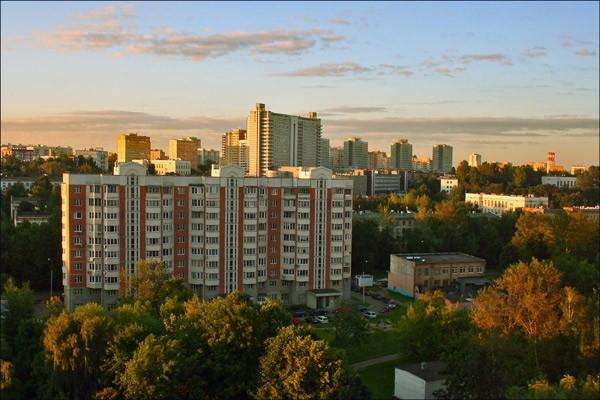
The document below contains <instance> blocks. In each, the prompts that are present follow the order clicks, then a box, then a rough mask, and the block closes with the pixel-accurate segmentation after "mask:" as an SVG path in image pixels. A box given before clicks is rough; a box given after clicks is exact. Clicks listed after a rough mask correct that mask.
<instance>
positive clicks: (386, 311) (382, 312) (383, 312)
mask: <svg viewBox="0 0 600 400" xmlns="http://www.w3.org/2000/svg"><path fill="white" fill-rule="evenodd" d="M390 311H392V310H391V309H390V308H388V307H387V306H385V307H383V308H382V309H381V310H379V313H380V314H385V313H389V312H390Z"/></svg>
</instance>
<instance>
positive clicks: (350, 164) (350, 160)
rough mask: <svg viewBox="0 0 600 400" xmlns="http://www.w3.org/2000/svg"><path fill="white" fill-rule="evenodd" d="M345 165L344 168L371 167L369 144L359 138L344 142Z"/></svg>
mask: <svg viewBox="0 0 600 400" xmlns="http://www.w3.org/2000/svg"><path fill="white" fill-rule="evenodd" d="M342 157H343V161H342V163H343V165H344V168H350V169H351V168H362V169H367V168H368V167H369V144H368V143H367V142H365V141H363V140H361V139H360V138H358V137H353V138H349V139H348V140H346V141H345V142H344V153H343V155H342Z"/></svg>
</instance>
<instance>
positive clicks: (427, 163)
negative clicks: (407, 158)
mask: <svg viewBox="0 0 600 400" xmlns="http://www.w3.org/2000/svg"><path fill="white" fill-rule="evenodd" d="M412 168H413V170H415V171H423V172H427V171H431V158H427V157H425V158H418V157H417V156H413V159H412Z"/></svg>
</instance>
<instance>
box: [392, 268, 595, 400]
mask: <svg viewBox="0 0 600 400" xmlns="http://www.w3.org/2000/svg"><path fill="white" fill-rule="evenodd" d="M564 281H565V280H564V278H563V277H562V275H561V273H560V271H559V270H558V269H556V268H555V267H554V266H553V264H552V262H550V261H538V260H536V259H533V260H532V261H531V262H529V263H523V262H519V263H516V264H514V265H512V266H511V267H510V268H508V269H507V270H506V271H505V272H504V274H503V275H502V277H501V278H499V279H498V280H496V281H495V282H494V283H493V284H492V285H491V286H490V287H489V288H486V289H484V290H482V291H480V292H479V293H478V294H477V296H476V297H475V298H474V300H473V309H472V311H471V312H468V311H466V310H464V309H460V308H457V307H456V306H453V305H448V304H446V303H445V301H444V297H443V295H442V294H441V293H440V292H435V293H426V294H424V295H422V296H421V297H420V298H419V299H418V300H417V301H415V302H414V303H413V304H412V305H411V306H409V309H408V311H407V314H406V316H405V317H404V318H403V320H402V321H401V323H400V324H399V328H398V329H399V331H398V333H399V335H400V337H401V339H402V340H401V342H402V343H403V344H404V347H403V350H404V351H405V352H406V355H407V357H408V360H410V361H414V362H422V361H434V360H440V359H441V360H443V361H445V363H446V373H447V375H448V377H447V380H446V388H445V389H443V390H440V391H438V392H437V393H436V397H437V398H439V399H503V398H508V399H550V398H563V399H597V398H598V397H599V396H600V361H599V360H600V325H599V323H600V312H599V309H598V301H599V300H600V298H599V296H598V286H597V281H596V282H595V287H594V288H593V290H592V293H591V294H590V295H587V296H584V295H582V294H581V293H580V292H578V290H577V289H576V288H573V287H571V286H566V285H565V284H564Z"/></svg>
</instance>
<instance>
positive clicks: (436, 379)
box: [394, 361, 447, 399]
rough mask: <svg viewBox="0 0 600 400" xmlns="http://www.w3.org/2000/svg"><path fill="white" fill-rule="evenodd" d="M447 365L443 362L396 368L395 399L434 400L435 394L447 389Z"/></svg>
mask: <svg viewBox="0 0 600 400" xmlns="http://www.w3.org/2000/svg"><path fill="white" fill-rule="evenodd" d="M445 370H446V365H445V364H444V363H443V362H441V361H433V362H427V363H425V362H422V363H418V364H410V365H404V366H401V367H396V368H395V376H394V397H396V398H397V399H434V398H435V396H434V395H433V393H434V392H435V391H437V390H440V389H443V388H445V385H444V380H445V379H446V377H447V374H446V373H445V372H446V371H445Z"/></svg>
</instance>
